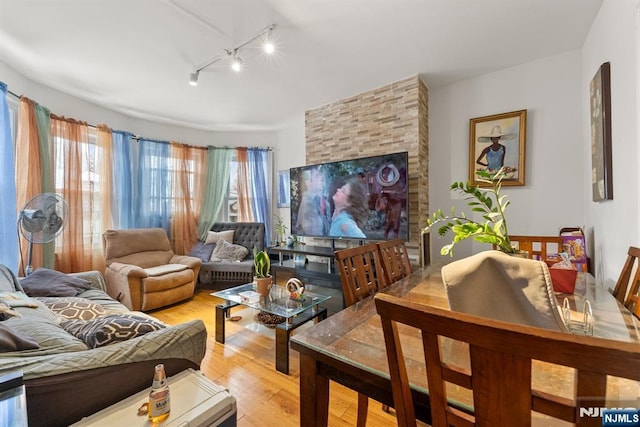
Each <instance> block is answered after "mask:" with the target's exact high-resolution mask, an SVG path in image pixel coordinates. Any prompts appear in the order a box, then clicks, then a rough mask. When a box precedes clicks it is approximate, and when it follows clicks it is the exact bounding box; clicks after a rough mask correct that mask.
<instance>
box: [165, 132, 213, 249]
mask: <svg viewBox="0 0 640 427" xmlns="http://www.w3.org/2000/svg"><path fill="white" fill-rule="evenodd" d="M170 149H171V157H172V158H173V160H174V161H175V168H174V169H173V177H174V179H173V180H172V182H173V188H172V192H173V204H172V207H171V241H172V242H171V243H172V246H173V251H174V252H175V253H176V254H181V255H184V254H187V253H189V251H190V250H191V248H192V247H193V245H195V243H196V241H197V240H198V221H199V215H198V213H199V212H200V209H201V206H202V198H203V195H204V182H205V173H206V172H205V171H206V162H207V149H206V148H205V147H191V146H187V145H183V144H179V143H177V142H171V146H170Z"/></svg>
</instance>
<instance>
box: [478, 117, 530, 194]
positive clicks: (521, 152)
mask: <svg viewBox="0 0 640 427" xmlns="http://www.w3.org/2000/svg"><path fill="white" fill-rule="evenodd" d="M526 134H527V110H518V111H512V112H509V113H502V114H494V115H492V116H484V117H477V118H475V119H471V121H470V126H469V181H470V182H471V183H472V184H473V185H476V186H480V187H484V186H485V185H486V184H483V183H481V182H478V181H477V176H476V171H479V170H483V171H488V172H497V171H498V170H499V169H500V168H503V170H504V171H505V178H504V180H503V181H502V185H512V186H516V185H524V172H525V170H524V168H525V142H526V141H525V139H526Z"/></svg>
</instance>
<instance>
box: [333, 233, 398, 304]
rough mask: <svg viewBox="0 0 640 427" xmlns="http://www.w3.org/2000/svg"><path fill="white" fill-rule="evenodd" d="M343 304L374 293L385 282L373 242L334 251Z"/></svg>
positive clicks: (383, 285) (376, 248)
mask: <svg viewBox="0 0 640 427" xmlns="http://www.w3.org/2000/svg"><path fill="white" fill-rule="evenodd" d="M334 255H335V258H336V261H337V264H338V270H339V272H340V279H341V281H342V292H343V294H344V302H345V305H347V306H350V305H353V304H355V303H356V302H358V301H360V300H362V299H363V298H366V297H368V296H369V295H372V294H374V293H376V292H377V291H378V290H379V289H381V288H383V287H385V286H386V284H387V282H386V279H385V276H384V272H383V269H382V264H381V262H380V254H379V251H378V247H377V245H376V244H375V243H368V244H366V245H362V246H356V247H354V248H347V249H341V250H338V251H336V252H335V254H334Z"/></svg>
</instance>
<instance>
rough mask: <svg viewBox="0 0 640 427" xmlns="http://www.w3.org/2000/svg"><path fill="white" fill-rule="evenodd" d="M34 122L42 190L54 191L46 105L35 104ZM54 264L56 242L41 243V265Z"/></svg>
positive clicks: (44, 191)
mask: <svg viewBox="0 0 640 427" xmlns="http://www.w3.org/2000/svg"><path fill="white" fill-rule="evenodd" d="M35 113H36V123H37V125H38V143H39V144H40V161H41V163H40V164H41V167H42V190H41V191H42V192H43V193H54V192H55V190H56V188H55V180H54V176H53V170H54V162H53V145H52V141H51V112H50V111H49V109H48V108H47V107H44V106H42V105H40V104H38V103H36V104H35ZM55 264H56V242H55V241H53V242H49V243H44V244H43V245H42V266H43V267H45V268H50V269H54V268H55Z"/></svg>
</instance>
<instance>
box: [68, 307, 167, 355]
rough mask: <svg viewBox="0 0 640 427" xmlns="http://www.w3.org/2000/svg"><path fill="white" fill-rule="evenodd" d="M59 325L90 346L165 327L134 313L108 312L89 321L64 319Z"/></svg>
mask: <svg viewBox="0 0 640 427" xmlns="http://www.w3.org/2000/svg"><path fill="white" fill-rule="evenodd" d="M61 326H62V327H63V328H64V330H65V331H67V332H69V333H70V334H71V335H74V336H75V337H77V338H80V339H81V340H82V341H84V343H85V344H86V345H87V346H88V347H90V348H96V347H102V346H105V345H109V344H114V343H117V342H121V341H126V340H130V339H132V338H135V337H139V336H142V335H144V334H147V333H149V332H153V331H157V330H160V329H163V328H166V326H165V325H163V324H162V323H160V322H156V321H154V320H151V319H150V318H148V317H143V316H137V315H134V314H110V315H108V316H103V317H97V318H95V319H93V320H89V321H84V320H66V321H64V322H62V323H61Z"/></svg>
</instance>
